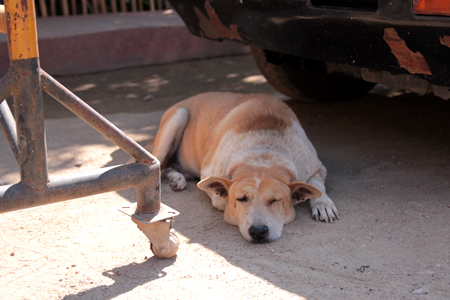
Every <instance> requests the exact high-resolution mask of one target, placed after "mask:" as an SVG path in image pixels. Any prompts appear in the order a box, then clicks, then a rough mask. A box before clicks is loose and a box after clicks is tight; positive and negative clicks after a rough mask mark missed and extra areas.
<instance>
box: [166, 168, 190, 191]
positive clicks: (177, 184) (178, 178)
mask: <svg viewBox="0 0 450 300" xmlns="http://www.w3.org/2000/svg"><path fill="white" fill-rule="evenodd" d="M167 180H168V181H169V186H170V187H171V188H172V190H174V191H175V192H177V191H181V190H184V189H185V187H186V178H184V176H183V174H181V173H178V172H176V171H172V172H170V173H169V174H167Z"/></svg>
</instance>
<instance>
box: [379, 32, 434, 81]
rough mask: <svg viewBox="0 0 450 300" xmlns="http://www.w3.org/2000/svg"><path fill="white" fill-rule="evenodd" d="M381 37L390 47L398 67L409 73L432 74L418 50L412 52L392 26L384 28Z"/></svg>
mask: <svg viewBox="0 0 450 300" xmlns="http://www.w3.org/2000/svg"><path fill="white" fill-rule="evenodd" d="M383 39H384V40H385V41H386V43H387V44H388V45H389V47H390V48H391V50H392V53H393V54H394V55H395V57H396V58H397V60H398V63H399V64H400V67H402V68H405V69H406V70H408V72H410V73H411V74H426V75H432V73H431V71H430V68H429V67H428V64H427V62H426V60H425V58H424V57H423V55H422V54H420V52H412V51H411V50H410V49H409V48H408V46H407V45H406V43H405V41H404V40H402V38H401V37H400V36H399V35H398V33H397V31H396V30H395V29H394V28H385V29H384V37H383Z"/></svg>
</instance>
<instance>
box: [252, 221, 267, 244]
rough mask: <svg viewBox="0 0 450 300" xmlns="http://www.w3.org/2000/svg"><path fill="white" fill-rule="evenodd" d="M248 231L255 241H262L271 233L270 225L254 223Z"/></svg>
mask: <svg viewBox="0 0 450 300" xmlns="http://www.w3.org/2000/svg"><path fill="white" fill-rule="evenodd" d="M248 233H249V234H250V236H251V238H252V239H253V241H255V242H258V243H261V242H262V241H263V240H264V239H265V238H266V237H267V235H268V234H269V227H267V226H266V225H256V226H255V225H252V226H250V228H249V229H248Z"/></svg>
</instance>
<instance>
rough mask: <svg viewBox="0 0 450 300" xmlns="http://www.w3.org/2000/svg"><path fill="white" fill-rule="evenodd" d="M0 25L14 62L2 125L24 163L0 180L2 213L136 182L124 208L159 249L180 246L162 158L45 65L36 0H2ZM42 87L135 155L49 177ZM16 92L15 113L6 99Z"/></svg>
mask: <svg viewBox="0 0 450 300" xmlns="http://www.w3.org/2000/svg"><path fill="white" fill-rule="evenodd" d="M0 32H2V33H6V34H7V35H8V47H9V56H10V68H9V70H8V72H7V73H6V75H5V76H4V77H3V78H1V79H0V127H2V129H3V131H4V133H5V136H6V138H7V140H8V142H9V144H10V147H11V150H12V151H13V153H14V156H15V158H16V160H17V163H18V165H19V169H20V182H18V183H16V184H12V185H3V186H0V213H4V212H9V211H13V210H18V209H23V208H28V207H33V206H38V205H43V204H50V203H55V202H59V201H64V200H70V199H75V198H79V197H84V196H90V195H95V194H99V193H105V192H110V191H115V190H120V189H127V188H132V187H136V189H137V203H136V204H131V205H128V206H127V207H123V208H122V209H121V211H122V212H124V213H125V214H127V215H129V216H131V219H132V221H133V222H135V223H136V224H137V225H138V227H139V228H140V229H141V230H142V231H143V232H144V234H145V235H146V236H147V238H148V239H149V240H150V242H151V244H152V246H151V249H152V251H153V253H155V255H157V256H158V257H161V258H167V257H171V256H173V255H175V253H176V252H177V250H178V245H179V242H178V239H177V238H176V236H175V235H174V233H173V230H172V229H171V228H172V222H173V218H174V217H175V216H177V215H178V212H177V211H175V210H173V209H171V208H169V207H167V206H165V205H162V204H161V191H160V184H161V177H160V166H159V161H158V160H157V159H156V158H155V157H154V156H153V155H151V154H150V153H149V152H147V151H146V150H145V149H144V148H143V147H142V146H140V145H139V144H137V143H136V142H135V141H133V140H132V139H130V138H129V137H128V136H127V135H125V134H124V133H123V132H122V131H121V130H120V129H118V128H117V127H116V126H115V125H113V124H112V123H110V122H109V121H108V120H106V119H105V118H104V117H103V116H101V115H100V114H99V113H97V112H96V111H95V110H93V109H92V108H91V107H89V106H88V105H87V104H86V103H84V102H83V101H82V100H81V99H79V98H78V97H77V96H76V95H74V94H73V93H72V92H71V91H69V90H68V89H66V88H65V87H64V86H62V85H61V84H60V83H58V82H57V81H56V80H55V79H54V78H52V77H51V76H50V75H48V74H47V73H46V72H45V71H43V70H42V69H41V68H40V65H39V51H38V44H37V33H36V17H35V10H34V2H33V0H6V1H5V6H3V5H0ZM42 91H45V92H47V93H48V94H49V95H51V96H52V97H53V98H55V99H56V100H57V101H59V102H60V103H62V104H63V105H64V106H65V107H67V108H68V109H69V110H71V111H72V112H73V113H75V114H76V115H77V116H78V117H80V118H81V119H83V120H84V121H85V122H86V123H88V124H89V125H91V126H92V127H93V128H94V129H96V130H97V131H98V132H100V133H101V134H103V135H104V136H105V137H107V138H108V139H109V140H110V141H112V142H113V143H115V144H116V145H117V146H118V147H120V148H121V149H122V150H124V151H125V152H126V153H128V154H129V155H130V156H132V157H133V158H134V159H135V160H136V163H131V164H125V165H119V166H114V167H108V168H102V169H99V170H94V171H88V172H83V173H79V174H76V175H71V176H65V177H60V178H54V179H52V180H50V179H49V176H48V167H47V146H46V140H45V128H44V108H43V103H42ZM10 95H12V96H13V100H14V116H13V114H12V112H11V110H10V108H9V106H8V104H7V102H6V100H4V99H5V98H7V97H8V96H10Z"/></svg>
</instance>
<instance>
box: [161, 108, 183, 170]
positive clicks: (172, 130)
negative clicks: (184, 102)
mask: <svg viewBox="0 0 450 300" xmlns="http://www.w3.org/2000/svg"><path fill="white" fill-rule="evenodd" d="M188 120H189V111H188V110H187V108H184V107H172V109H169V110H168V111H167V112H166V113H165V114H164V116H163V118H162V120H161V126H160V127H159V129H158V132H157V133H156V137H155V140H154V143H153V152H152V154H153V155H154V156H156V158H157V159H158V160H159V161H160V163H161V168H165V167H167V163H168V161H169V159H170V158H171V157H172V155H174V154H175V152H176V151H177V149H178V146H179V144H180V141H181V137H182V136H183V132H184V129H185V128H186V125H187V122H188Z"/></svg>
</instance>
